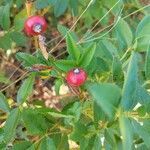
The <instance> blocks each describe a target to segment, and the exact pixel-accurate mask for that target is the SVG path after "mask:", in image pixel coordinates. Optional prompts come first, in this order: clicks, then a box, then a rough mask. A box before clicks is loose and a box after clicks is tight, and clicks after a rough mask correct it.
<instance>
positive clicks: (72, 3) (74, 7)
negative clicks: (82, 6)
mask: <svg viewBox="0 0 150 150" xmlns="http://www.w3.org/2000/svg"><path fill="white" fill-rule="evenodd" d="M70 6H71V8H72V12H73V15H74V16H77V14H78V6H79V0H75V1H74V0H71V1H70Z"/></svg>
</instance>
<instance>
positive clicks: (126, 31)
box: [115, 19, 133, 49]
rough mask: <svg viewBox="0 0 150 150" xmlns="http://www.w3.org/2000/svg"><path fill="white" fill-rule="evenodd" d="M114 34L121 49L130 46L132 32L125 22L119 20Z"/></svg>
mask: <svg viewBox="0 0 150 150" xmlns="http://www.w3.org/2000/svg"><path fill="white" fill-rule="evenodd" d="M115 32H116V36H117V39H118V42H119V46H120V48H121V49H125V48H127V47H129V46H130V45H131V44H132V41H133V35H132V31H131V29H130V27H129V25H128V23H127V22H126V21H124V20H123V19H120V21H119V22H118V24H117V26H116V28H115Z"/></svg>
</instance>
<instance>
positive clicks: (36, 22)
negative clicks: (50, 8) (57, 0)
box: [24, 16, 47, 36]
mask: <svg viewBox="0 0 150 150" xmlns="http://www.w3.org/2000/svg"><path fill="white" fill-rule="evenodd" d="M46 29H47V23H46V20H45V19H44V18H43V17H42V16H31V17H29V18H28V19H27V20H26V21H25V24H24V30H25V32H26V34H27V35H29V36H35V35H40V34H41V33H43V32H45V31H46Z"/></svg>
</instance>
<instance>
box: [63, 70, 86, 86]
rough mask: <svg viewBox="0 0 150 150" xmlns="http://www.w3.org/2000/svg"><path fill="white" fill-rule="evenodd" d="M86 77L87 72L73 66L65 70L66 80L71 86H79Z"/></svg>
mask: <svg viewBox="0 0 150 150" xmlns="http://www.w3.org/2000/svg"><path fill="white" fill-rule="evenodd" d="M86 79H87V74H86V72H85V71H84V70H83V69H79V68H75V69H72V70H70V71H69V72H67V75H66V80H67V83H68V84H69V85H71V86H81V85H82V84H84V82H85V81H86Z"/></svg>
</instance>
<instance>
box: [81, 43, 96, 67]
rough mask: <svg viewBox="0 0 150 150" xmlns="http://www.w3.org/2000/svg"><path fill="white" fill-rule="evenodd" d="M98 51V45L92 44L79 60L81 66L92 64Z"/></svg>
mask: <svg viewBox="0 0 150 150" xmlns="http://www.w3.org/2000/svg"><path fill="white" fill-rule="evenodd" d="M95 50H96V44H95V43H94V44H91V45H90V46H89V47H88V48H87V49H86V50H85V51H84V52H83V54H82V55H81V58H80V60H79V65H80V66H82V67H86V66H88V65H89V64H90V62H91V60H92V58H93V56H94V54H95Z"/></svg>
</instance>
